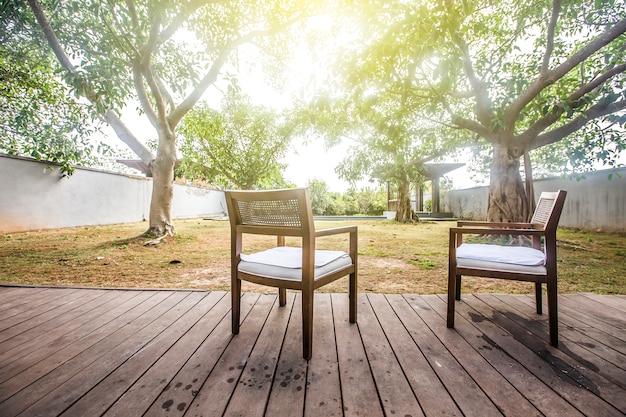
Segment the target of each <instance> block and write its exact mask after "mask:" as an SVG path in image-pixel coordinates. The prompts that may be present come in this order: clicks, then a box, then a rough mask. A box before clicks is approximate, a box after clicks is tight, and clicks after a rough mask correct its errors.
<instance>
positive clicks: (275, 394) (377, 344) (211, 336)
mask: <svg viewBox="0 0 626 417" xmlns="http://www.w3.org/2000/svg"><path fill="white" fill-rule="evenodd" d="M288 301H289V302H288V304H287V307H284V308H279V307H278V302H277V297H276V295H274V294H258V293H246V294H245V295H244V296H243V299H242V310H243V311H242V317H244V319H243V324H242V327H241V333H240V334H239V335H238V336H235V337H233V336H232V335H231V332H230V314H229V306H230V294H229V293H225V292H204V291H166V290H161V291H138V290H134V291H133V290H100V289H60V288H24V287H17V288H14V287H0V416H2V417H10V416H17V415H19V416H80V417H91V416H100V415H106V416H125V417H132V416H142V415H149V416H155V415H163V416H165V415H168V416H183V415H185V416H201V415H202V416H220V415H228V416H231V415H232V416H234V415H241V416H262V415H266V416H321V417H324V416H342V415H345V416H399V417H403V416H413V417H417V416H422V415H426V416H480V417H486V416H501V415H505V416H524V417H527V416H541V415H545V416H568V417H569V416H623V415H624V413H625V412H626V331H625V329H626V296H597V295H592V294H575V295H561V296H560V298H559V302H560V304H559V312H560V317H559V318H560V337H561V345H560V347H559V349H554V348H552V347H551V346H550V345H549V343H548V332H547V325H546V321H547V320H546V319H547V317H545V316H537V315H535V314H534V313H533V311H534V308H533V299H532V298H531V297H529V296H524V295H486V294H485V295H464V297H463V301H462V302H460V303H459V304H458V305H457V321H456V323H457V327H456V329H454V330H450V329H447V328H446V326H445V318H444V317H445V306H446V304H445V297H443V296H436V295H425V296H421V295H383V294H361V295H360V296H359V317H358V324H353V325H351V324H349V323H348V320H347V317H348V303H347V295H346V294H318V295H316V306H315V331H314V346H313V359H312V360H311V361H310V362H309V363H308V364H307V362H306V361H304V360H302V358H301V341H300V313H299V310H300V309H299V305H298V297H297V296H296V295H295V294H290V295H289V299H288ZM496 311H497V312H496Z"/></svg>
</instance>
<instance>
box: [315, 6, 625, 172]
mask: <svg viewBox="0 0 626 417" xmlns="http://www.w3.org/2000/svg"><path fill="white" fill-rule="evenodd" d="M355 6H356V7H355V8H354V9H353V14H352V15H351V16H349V18H346V19H345V21H346V22H350V23H345V24H352V25H353V27H354V28H355V30H359V29H361V30H362V32H360V34H359V35H358V36H356V37H355V38H356V39H355V40H354V41H352V42H351V43H349V44H347V45H345V47H344V49H343V53H342V54H341V59H340V61H339V66H338V70H337V71H336V73H335V77H334V78H332V79H331V80H330V85H332V87H329V88H328V91H331V93H329V94H327V95H326V96H325V97H324V98H323V99H318V100H317V103H323V104H324V105H325V104H326V103H328V102H331V103H336V101H335V100H333V97H338V96H339V97H342V94H341V93H338V92H346V95H348V96H349V99H346V101H343V102H341V103H340V104H338V105H336V104H333V105H334V106H336V107H334V108H333V109H332V111H329V112H327V114H334V115H335V117H336V118H335V120H336V121H337V123H334V124H333V123H329V122H328V120H327V118H325V117H322V119H321V120H320V121H319V122H318V124H319V125H322V126H324V125H326V126H327V129H326V132H327V133H328V134H330V135H331V136H333V135H334V137H336V136H337V135H344V136H349V134H348V133H347V131H350V129H352V130H351V131H350V133H352V134H353V135H354V136H355V137H354V138H353V139H355V141H356V142H357V143H365V146H363V147H361V148H358V147H357V148H355V151H354V152H353V155H355V158H350V159H349V160H347V161H346V163H345V164H344V166H343V168H342V170H341V172H342V175H348V173H356V172H358V171H363V172H367V171H369V172H370V173H377V172H380V171H381V168H377V167H373V166H372V164H371V163H369V162H368V161H367V160H366V159H367V158H370V159H372V160H374V161H384V163H383V166H384V167H390V166H393V165H395V166H396V167H397V166H399V164H396V163H395V162H394V160H395V159H397V158H394V160H390V159H388V158H382V157H381V154H380V153H378V150H381V151H384V152H386V151H388V150H389V149H391V148H395V149H397V152H398V154H403V155H405V156H407V158H406V159H407V160H409V161H410V160H411V159H414V158H415V156H414V155H415V154H416V153H420V154H421V156H422V157H424V156H429V155H432V154H437V153H439V152H442V153H443V152H449V151H450V150H451V149H452V148H453V147H454V146H467V145H470V144H473V143H474V140H475V139H482V140H483V141H484V142H486V143H489V144H491V145H494V144H499V145H505V146H514V147H517V148H518V149H519V150H520V154H521V153H522V152H523V151H524V150H533V149H539V148H541V147H543V146H549V145H551V144H556V143H558V142H560V141H562V140H563V143H562V144H560V145H559V146H555V147H554V148H552V149H551V150H549V151H545V152H541V153H539V152H538V153H537V154H536V157H537V158H538V157H539V156H549V157H550V158H547V159H543V161H544V162H545V163H544V166H545V167H546V168H550V169H557V170H559V169H560V170H562V169H563V167H564V166H566V165H569V166H570V167H571V166H581V165H584V166H585V167H589V165H591V164H592V163H593V162H595V161H597V160H598V159H600V160H602V161H604V162H607V163H614V162H615V161H616V160H617V157H618V155H619V153H620V152H622V151H623V149H624V145H623V139H621V138H622V137H623V134H624V124H625V122H626V116H625V112H624V108H625V107H626V90H625V88H624V87H625V86H624V81H625V76H624V74H625V71H626V64H625V62H626V59H625V58H626V46H625V43H626V36H625V35H624V27H626V4H625V3H624V1H622V0H617V1H615V0H599V1H593V2H589V1H576V0H573V1H560V0H554V1H552V2H550V1H545V0H530V1H524V2H501V1H494V0H465V1H461V2H454V1H450V0H424V1H419V0H418V1H412V2H405V1H400V0H398V1H393V0H392V1H382V0H381V1H376V0H367V1H357V2H355ZM344 97H345V96H344ZM317 106H318V107H319V104H317ZM316 110H317V109H316ZM323 114H326V113H322V115H323ZM374 114H376V116H373V115H374ZM337 115H339V116H337ZM317 117H320V114H319V113H318V115H317ZM381 121H383V123H384V124H386V125H387V128H386V129H380V127H381ZM364 126H366V128H364ZM343 127H346V129H341V128H343ZM355 127H356V129H355ZM368 128H369V129H368ZM433 132H436V133H433ZM398 133H399V134H398ZM377 135H382V136H384V137H385V139H384V141H382V140H376V139H374V140H371V139H372V138H374V137H376V136H377ZM394 136H395V138H403V139H402V142H397V141H396V140H394ZM382 142H387V143H385V144H384V145H383V146H380V145H381V144H382ZM484 142H483V143H484ZM392 143H393V146H389V145H391V144H392ZM477 144H478V143H477ZM416 145H417V146H416ZM409 148H411V149H409ZM359 149H361V150H362V151H361V152H359ZM417 149H419V150H420V151H421V152H417ZM556 153H558V158H555V157H554V155H555V154H556ZM391 154H392V155H393V152H392V153H391ZM403 162H406V161H403ZM557 162H558V163H557ZM382 171H387V169H382ZM392 171H393V170H392ZM376 175H378V174H376Z"/></svg>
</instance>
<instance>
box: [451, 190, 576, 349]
mask: <svg viewBox="0 0 626 417" xmlns="http://www.w3.org/2000/svg"><path fill="white" fill-rule="evenodd" d="M566 194H567V193H566V191H563V190H559V191H557V192H543V193H541V195H540V197H539V201H538V202H537V208H536V209H535V212H534V213H533V217H532V219H531V221H530V222H529V223H494V222H465V221H462V222H458V224H457V227H453V228H450V242H449V259H448V262H449V264H448V312H447V313H448V314H447V326H448V327H450V328H451V327H454V309H455V301H457V300H460V299H461V277H462V276H463V275H469V276H475V277H488V278H501V279H508V280H518V281H527V282H534V283H535V301H536V308H537V314H542V300H541V295H542V294H541V293H542V288H541V284H543V283H545V284H546V287H547V295H548V322H549V329H550V343H551V344H552V345H553V346H555V347H556V346H558V343H559V339H558V317H557V257H556V229H557V226H558V223H559V218H560V216H561V211H562V210H563V205H564V202H565V196H566ZM472 234H473V235H485V236H490V237H493V236H497V235H500V236H506V235H508V236H529V237H530V238H531V239H532V247H525V246H508V245H495V244H489V243H463V236H464V235H472ZM542 241H543V248H542Z"/></svg>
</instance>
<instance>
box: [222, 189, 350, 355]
mask: <svg viewBox="0 0 626 417" xmlns="http://www.w3.org/2000/svg"><path fill="white" fill-rule="evenodd" d="M225 194H226V204H227V206H228V215H229V218H230V226H231V285H232V289H231V291H232V332H233V334H238V333H239V324H240V298H241V280H245V281H249V282H254V283H256V284H261V285H267V286H272V287H278V289H279V303H280V305H281V306H284V305H285V304H286V303H287V295H286V290H287V289H292V290H300V291H301V292H302V355H303V357H304V358H305V359H306V360H309V359H310V358H311V353H312V342H313V297H314V291H315V290H316V289H317V288H319V287H321V286H323V285H326V284H328V283H330V282H332V281H335V280H337V279H339V278H342V277H344V276H346V275H349V276H350V279H349V303H350V307H349V311H350V313H349V315H350V317H349V320H350V323H356V316H357V227H356V226H347V227H338V228H332V229H324V230H319V231H316V230H315V225H314V224H313V214H312V212H311V204H310V200H309V193H308V190H307V189H305V188H294V189H286V190H271V191H226V193H225ZM341 233H346V234H348V235H349V253H346V252H342V251H324V250H316V249H315V245H316V238H318V237H323V236H330V235H336V234H341ZM244 234H259V235H273V236H277V237H278V239H277V247H275V248H271V249H269V250H267V251H263V252H257V253H253V254H248V255H246V254H244V253H243V252H242V246H243V238H242V236H243V235H244ZM286 236H293V237H297V238H300V239H299V240H301V247H299V248H294V247H286V246H285V237H286Z"/></svg>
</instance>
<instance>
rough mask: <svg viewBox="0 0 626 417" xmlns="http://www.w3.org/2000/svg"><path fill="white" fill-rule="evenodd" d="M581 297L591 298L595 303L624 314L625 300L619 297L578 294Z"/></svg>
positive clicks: (625, 309)
mask: <svg viewBox="0 0 626 417" xmlns="http://www.w3.org/2000/svg"><path fill="white" fill-rule="evenodd" d="M578 295H581V296H583V297H587V298H591V299H592V300H594V301H595V302H597V303H600V304H601V305H603V306H609V307H611V308H614V309H616V310H619V311H621V312H622V313H626V299H624V298H620V297H607V296H606V295H599V294H594V293H588V292H586V293H579V294H578Z"/></svg>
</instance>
